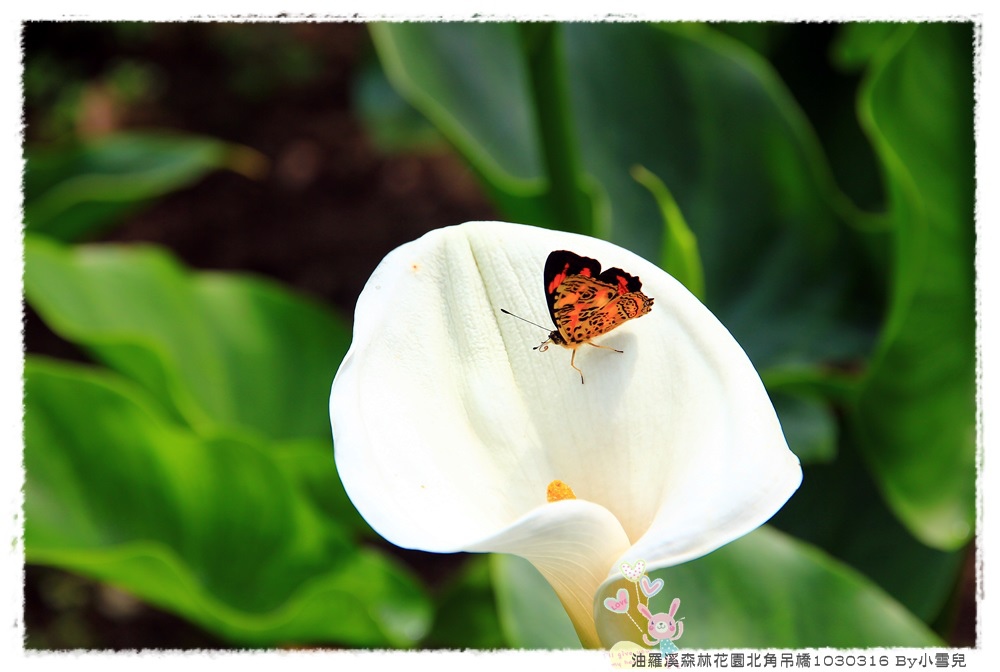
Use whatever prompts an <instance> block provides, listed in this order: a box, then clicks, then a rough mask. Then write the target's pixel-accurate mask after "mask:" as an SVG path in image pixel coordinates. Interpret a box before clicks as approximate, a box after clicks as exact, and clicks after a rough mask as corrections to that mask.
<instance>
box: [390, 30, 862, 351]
mask: <svg viewBox="0 0 1000 672" xmlns="http://www.w3.org/2000/svg"><path fill="white" fill-rule="evenodd" d="M560 28H561V29H562V30H563V31H564V36H563V43H564V44H565V62H566V67H567V78H568V81H569V85H570V87H569V88H570V105H569V107H568V109H570V110H571V111H572V115H573V118H572V119H571V120H569V123H571V124H572V125H573V126H574V131H575V136H574V137H575V138H576V140H577V143H578V145H579V150H580V155H581V158H582V162H583V166H584V168H585V170H586V171H587V173H588V174H589V178H590V182H589V183H588V185H587V186H588V187H589V188H591V190H592V192H593V194H594V196H595V199H596V202H597V203H598V208H597V213H596V214H597V219H598V222H599V227H598V231H603V234H604V235H606V236H608V237H610V239H612V240H614V241H615V242H618V243H620V244H623V245H625V246H626V247H629V248H631V249H633V250H635V251H637V252H639V253H640V254H646V255H647V256H651V257H652V258H654V260H658V259H656V257H657V256H658V252H659V250H660V249H661V244H660V243H661V239H662V236H663V225H662V222H661V217H660V212H659V210H658V206H657V203H656V201H655V200H654V199H652V198H650V197H649V195H648V194H647V193H645V190H644V188H643V187H642V186H641V185H639V184H638V183H636V182H635V181H634V180H633V179H632V177H631V175H630V169H631V168H632V166H634V165H636V164H641V165H643V166H644V167H645V168H647V169H648V170H650V171H651V172H652V173H654V174H656V175H657V176H659V177H660V178H661V179H662V180H663V182H664V184H665V185H666V186H667V187H668V188H669V190H670V192H671V193H672V194H673V196H674V198H675V200H676V203H677V205H678V207H679V209H680V210H681V211H682V212H683V213H684V217H685V219H686V220H687V222H688V224H689V225H690V227H691V230H692V231H693V232H694V234H695V236H696V237H697V240H698V245H699V249H700V252H701V257H702V261H703V265H704V275H705V284H706V287H705V291H706V296H707V299H708V305H709V307H710V308H712V310H713V311H714V312H715V313H716V315H718V316H719V318H720V319H721V320H722V321H723V323H724V324H726V326H727V327H728V328H729V329H730V331H732V332H733V335H734V336H736V338H737V340H738V341H739V342H740V343H741V345H743V346H744V348H745V349H746V350H747V352H748V354H749V355H750V357H751V359H753V361H754V363H755V364H756V365H757V366H758V367H763V366H770V365H776V364H788V363H802V362H805V363H808V362H815V361H818V360H849V359H853V358H856V357H857V356H858V355H861V354H865V353H867V352H868V351H869V350H870V347H871V344H872V339H873V334H874V331H875V329H874V327H873V324H874V320H875V317H874V311H875V310H877V308H878V306H877V305H876V306H874V307H873V306H872V305H871V304H872V303H873V302H874V303H877V302H878V297H877V296H876V297H874V298H873V299H869V300H867V301H859V300H857V295H860V296H864V297H868V296H869V295H870V292H863V293H861V292H858V288H859V286H860V284H861V283H862V282H863V273H862V272H861V270H859V269H863V264H861V263H860V262H861V261H862V260H863V253H862V252H861V251H860V250H859V249H857V248H856V247H855V244H854V242H853V234H851V232H849V231H848V230H847V229H846V227H845V225H844V224H843V222H842V221H841V216H842V213H849V212H850V208H849V207H848V206H847V205H846V203H845V201H844V199H843V198H842V197H841V196H840V194H839V192H838V191H837V190H836V189H835V187H834V185H833V183H832V180H831V179H830V176H829V169H828V167H827V166H826V163H825V162H824V160H823V158H822V154H821V152H820V149H819V146H818V144H817V142H816V140H815V137H814V135H813V133H812V131H811V129H810V128H809V126H808V124H807V123H806V121H805V118H804V116H803V115H802V113H801V111H800V110H799V109H798V107H797V106H796V105H795V103H794V101H793V100H792V98H791V96H790V95H789V94H788V93H787V91H786V90H785V89H784V87H783V86H782V85H781V83H780V81H779V80H778V78H777V76H776V75H775V74H774V72H773V71H772V70H771V69H770V67H769V66H768V64H767V63H766V62H765V61H764V60H763V59H761V58H760V57H759V56H758V55H757V54H756V53H754V52H753V51H751V50H750V49H748V48H746V47H745V46H743V45H742V44H740V43H738V42H736V41H735V40H732V39H729V38H727V37H725V36H723V35H721V34H719V33H717V32H715V31H713V30H711V29H710V28H704V27H700V28H699V27H696V26H687V25H681V26H655V25H649V24H585V23H580V24H564V25H561V26H560ZM373 36H374V38H375V43H376V46H377V47H378V50H379V54H380V56H381V57H382V59H383V63H384V64H385V67H386V72H387V74H388V75H389V77H390V79H391V81H392V82H393V83H394V85H396V86H397V88H399V89H400V91H401V92H402V93H403V94H404V95H405V96H406V97H407V98H408V99H409V100H410V102H411V103H413V104H414V106H416V107H417V108H418V109H420V110H421V111H422V112H423V113H424V114H425V115H426V116H427V117H428V118H429V119H430V120H431V121H432V122H434V123H435V124H436V125H437V126H438V127H439V128H440V129H441V131H442V133H443V134H444V135H445V136H446V137H448V138H449V139H450V140H451V142H452V143H453V144H454V145H455V146H456V147H457V148H458V149H459V151H461V152H462V153H463V154H464V155H465V156H466V157H467V158H468V159H469V161H470V163H471V164H472V165H473V166H475V167H477V170H478V171H479V173H480V174H481V175H482V176H483V178H484V180H485V181H486V183H487V186H488V187H489V189H490V190H491V192H492V193H495V194H496V193H500V194H504V193H506V194H507V196H508V197H510V198H513V197H516V196H519V195H523V194H525V193H527V192H528V191H530V190H529V189H527V187H526V186H525V185H535V184H540V186H539V187H538V188H537V189H536V191H538V192H543V191H544V190H545V188H546V182H547V179H548V177H547V176H546V175H545V174H544V166H543V164H542V162H541V159H540V158H539V157H540V156H541V155H542V151H541V149H540V146H541V144H542V140H541V139H540V138H539V137H538V132H537V129H536V127H535V126H534V125H533V124H532V123H531V120H532V119H533V118H534V116H533V115H534V110H535V106H536V105H541V104H542V103H541V102H539V101H537V100H536V96H534V95H532V94H531V93H530V89H529V86H528V81H529V80H528V78H527V77H526V76H525V75H524V74H523V73H524V71H525V69H526V68H527V67H528V61H527V59H526V57H525V56H524V53H523V49H522V47H521V43H520V41H519V36H518V33H517V31H516V30H513V27H512V26H511V25H510V24H485V25H475V26H469V25H464V24H392V25H379V26H376V27H374V28H373ZM501 65H502V66H503V67H501ZM497 115H500V116H501V117H503V119H500V120H497ZM533 193H534V192H533ZM499 203H500V205H501V207H503V208H504V209H505V212H506V214H507V216H509V217H512V218H516V217H517V216H518V215H520V214H522V211H521V210H520V209H519V208H518V206H512V205H511V204H510V202H509V201H508V200H504V199H503V198H501V199H500V200H499ZM536 214H537V213H536ZM529 223H535V224H542V225H547V226H553V225H554V224H555V223H554V222H551V221H533V220H529Z"/></svg>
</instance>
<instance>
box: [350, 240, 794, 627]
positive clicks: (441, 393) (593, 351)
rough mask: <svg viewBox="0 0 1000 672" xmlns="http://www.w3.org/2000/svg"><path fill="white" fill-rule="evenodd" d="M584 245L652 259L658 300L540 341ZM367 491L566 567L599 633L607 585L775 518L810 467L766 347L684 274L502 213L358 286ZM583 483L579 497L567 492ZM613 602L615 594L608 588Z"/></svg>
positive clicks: (650, 277) (454, 532)
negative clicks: (580, 333)
mask: <svg viewBox="0 0 1000 672" xmlns="http://www.w3.org/2000/svg"><path fill="white" fill-rule="evenodd" d="M557 249H567V250H572V251H573V252H576V253H578V254H581V255H584V256H588V257H593V258H595V259H598V260H599V261H600V262H601V263H602V264H603V265H604V267H605V268H608V267H611V266H618V267H620V268H623V269H625V270H626V271H628V272H629V273H632V274H634V275H637V276H639V278H640V279H641V280H642V282H643V291H644V292H645V293H646V294H648V295H649V296H651V297H653V298H654V299H655V300H656V305H655V307H654V309H653V310H652V312H650V313H649V314H648V315H645V316H643V317H642V318H641V319H636V320H630V321H629V322H627V323H626V324H624V325H622V326H620V327H618V328H617V329H615V330H614V331H612V332H610V333H608V334H606V335H604V336H602V337H600V338H599V339H597V342H598V343H601V344H603V345H609V346H612V347H614V348H617V349H619V350H622V351H623V354H618V353H614V352H611V351H609V350H603V349H597V348H584V349H583V350H581V351H580V352H579V353H578V356H577V358H576V364H577V366H579V367H580V368H581V369H582V370H583V371H584V372H585V373H586V384H585V385H581V384H580V379H579V376H578V375H577V373H576V372H575V371H574V370H573V369H572V368H570V366H569V359H570V353H569V352H568V351H566V350H564V349H562V348H551V349H549V350H548V352H545V353H540V352H537V351H534V350H532V347H533V346H535V345H537V344H538V343H539V342H540V341H542V340H544V338H545V333H544V332H543V331H542V330H539V329H536V328H535V327H532V326H531V325H528V324H525V323H524V322H520V321H518V320H515V319H513V318H510V317H508V316H506V315H502V314H501V313H500V309H501V308H507V309H508V310H511V311H512V312H515V313H518V314H521V315H524V316H525V317H527V318H529V319H533V320H535V321H536V322H539V323H540V324H545V325H547V324H548V310H547V308H546V298H545V293H544V289H543V281H542V266H543V264H544V263H545V259H546V257H547V255H548V254H549V253H550V252H551V251H552V250H557ZM330 416H331V420H332V424H333V435H334V445H335V457H336V462H337V468H338V470H339V472H340V476H341V478H342V480H343V483H344V487H345V488H346V490H347V494H348V495H349V496H350V498H351V500H352V501H353V502H354V504H355V506H356V507H357V508H358V510H359V511H360V512H361V514H362V515H363V516H364V517H365V519H366V520H367V521H368V523H369V524H370V525H371V526H372V527H373V528H374V529H375V530H376V531H377V532H378V533H379V534H381V535H382V536H383V537H385V538H386V539H387V540H389V541H390V542H392V543H394V544H396V545H399V546H402V547H405V548H413V549H420V550H424V551H435V552H456V551H472V552H502V553H514V554H517V555H520V556H522V557H524V558H527V559H528V560H529V561H531V562H532V563H533V564H534V565H535V567H537V568H538V569H539V571H540V572H541V573H542V574H543V575H544V576H545V577H546V579H548V581H549V582H550V583H551V584H552V586H553V588H554V589H555V591H556V593H557V594H558V596H559V598H560V600H561V601H562V603H563V606H564V607H565V608H566V610H567V612H568V613H569V615H570V618H571V619H572V621H573V624H574V626H575V627H576V630H577V633H578V634H579V635H580V638H581V641H582V642H583V644H584V645H585V646H591V647H596V646H600V639H599V637H598V635H597V632H596V628H595V624H594V623H595V621H594V614H595V598H596V596H597V594H598V591H599V590H600V588H601V586H602V584H604V583H605V582H608V581H612V580H614V579H616V578H620V577H619V565H620V563H622V562H633V561H635V560H639V559H642V560H645V562H646V565H647V567H648V569H649V570H650V571H652V570H654V569H657V568H662V567H667V566H670V565H675V564H677V563H681V562H684V561H686V560H691V559H693V558H696V557H699V556H701V555H704V554H706V553H708V552H710V551H712V550H714V549H716V548H718V547H719V546H722V545H723V544H726V543H728V542H730V541H732V540H734V539H736V538H738V537H740V536H742V535H744V534H746V533H747V532H750V531H751V530H753V529H755V528H756V527H758V526H759V525H761V524H762V523H764V522H765V521H766V520H767V519H768V518H770V517H771V516H772V515H773V514H774V513H775V511H777V510H778V509H779V508H780V507H781V506H782V504H784V502H785V501H786V500H787V499H788V497H789V496H791V494H792V493H793V492H794V491H795V489H796V488H797V487H798V485H799V483H800V481H801V478H802V472H801V468H800V466H799V462H798V459H797V458H796V457H795V456H794V455H793V454H792V453H791V452H790V451H789V449H788V446H787V445H786V443H785V439H784V436H783V435H782V432H781V427H780V426H779V424H778V420H777V417H776V416H775V413H774V408H773V407H772V405H771V402H770V400H769V399H768V396H767V394H766V393H765V391H764V387H763V385H762V384H761V381H760V378H759V377H758V375H757V373H756V371H755V370H754V368H753V366H752V365H751V364H750V361H749V360H748V359H747V356H746V354H745V353H744V352H743V350H742V349H741V348H740V346H739V345H738V344H737V343H736V341H735V340H734V339H733V337H732V336H731V335H730V334H729V332H728V331H727V330H726V329H725V327H723V326H722V324H720V323H719V321H718V320H717V319H716V318H715V317H714V316H713V315H712V314H711V313H710V312H709V311H708V309H706V308H705V307H704V306H703V305H702V304H701V303H700V302H699V301H698V300H697V299H696V298H694V296H692V295H691V294H690V293H689V292H688V291H687V290H686V289H685V288H684V287H683V286H682V285H681V284H680V283H679V282H677V281H676V280H674V279H673V278H672V277H671V276H669V275H668V274H667V273H665V272H664V271H662V270H660V269H659V268H657V267H656V266H654V265H653V264H651V263H649V262H647V261H645V260H644V259H642V258H641V257H639V256H637V255H635V254H633V253H631V252H629V251H627V250H624V249H622V248H620V247H617V246H615V245H613V244H611V243H608V242H605V241H602V240H597V239H594V238H589V237H585V236H579V235H575V234H570V233H563V232H557V231H551V230H547V229H539V228H534V227H529V226H523V225H518V224H506V223H501V222H471V223H467V224H462V225H459V226H453V227H448V228H444V229H439V230H436V231H432V232H430V233H428V234H427V235H425V236H423V237H422V238H419V239H418V240H415V241H413V242H411V243H408V244H406V245H403V246H401V247H399V248H397V249H396V250H394V251H392V252H391V253H390V254H389V255H388V256H386V258H385V259H384V260H383V261H382V262H381V263H380V264H379V266H378V268H376V270H375V272H374V273H373V274H372V276H371V278H370V279H369V281H368V283H367V285H366V286H365V289H364V291H363V292H362V293H361V296H360V298H359V299H358V304H357V310H356V314H355V323H354V340H353V343H352V344H351V349H350V351H349V352H348V354H347V356H346V357H345V359H344V362H343V364H342V365H341V367H340V370H339V371H338V372H337V376H336V379H335V380H334V383H333V391H332V394H331V398H330ZM554 480H559V481H562V482H564V483H565V484H567V485H568V486H569V488H571V489H572V490H573V492H574V493H575V495H576V497H577V498H576V499H566V500H562V501H556V502H548V501H547V499H546V488H547V486H548V485H549V484H550V483H551V482H552V481H554ZM599 602H600V601H599V600H598V601H597V602H596V604H598V605H599Z"/></svg>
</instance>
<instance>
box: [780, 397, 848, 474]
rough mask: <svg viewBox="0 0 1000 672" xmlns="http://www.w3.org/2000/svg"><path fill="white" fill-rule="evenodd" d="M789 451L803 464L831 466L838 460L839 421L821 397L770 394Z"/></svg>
mask: <svg viewBox="0 0 1000 672" xmlns="http://www.w3.org/2000/svg"><path fill="white" fill-rule="evenodd" d="M771 403H773V404H774V411H775V412H776V413H777V414H778V420H780V421H781V430H782V431H783V432H784V434H785V441H787V442H788V447H789V448H791V449H792V452H793V453H795V455H796V456H798V458H799V460H800V461H801V462H803V463H811V462H829V461H831V460H833V459H834V458H835V457H836V456H837V432H838V429H837V420H836V418H835V417H834V415H833V409H831V408H830V405H829V403H828V402H827V401H826V400H824V399H821V398H819V397H813V396H808V395H793V394H787V393H783V392H771Z"/></svg>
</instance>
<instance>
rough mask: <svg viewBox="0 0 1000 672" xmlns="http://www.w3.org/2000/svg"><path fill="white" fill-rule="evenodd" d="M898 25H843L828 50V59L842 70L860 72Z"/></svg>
mask: <svg viewBox="0 0 1000 672" xmlns="http://www.w3.org/2000/svg"><path fill="white" fill-rule="evenodd" d="M899 28H900V24H898V23H887V22H882V21H862V22H854V23H845V24H843V25H842V26H840V30H839V33H838V34H837V38H836V40H835V41H834V43H833V45H832V47H831V49H830V58H831V60H833V62H834V63H835V64H837V66H838V67H839V68H841V69H842V70H860V69H861V68H863V67H865V66H866V65H868V63H869V62H870V61H871V60H872V59H873V58H875V56H876V55H877V54H878V52H879V51H880V50H882V49H883V48H885V45H886V44H887V43H889V42H891V41H892V35H893V33H895V32H896V31H897V30H899Z"/></svg>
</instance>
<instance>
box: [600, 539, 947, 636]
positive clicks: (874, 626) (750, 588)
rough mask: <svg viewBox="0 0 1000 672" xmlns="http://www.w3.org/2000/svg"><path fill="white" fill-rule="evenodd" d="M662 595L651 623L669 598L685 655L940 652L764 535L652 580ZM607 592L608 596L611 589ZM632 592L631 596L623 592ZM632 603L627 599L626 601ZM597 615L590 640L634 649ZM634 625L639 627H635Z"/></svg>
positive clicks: (865, 584) (823, 569) (827, 565)
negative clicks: (892, 649) (659, 582)
mask: <svg viewBox="0 0 1000 672" xmlns="http://www.w3.org/2000/svg"><path fill="white" fill-rule="evenodd" d="M650 576H651V577H654V578H662V579H663V581H664V584H665V585H664V587H663V589H662V590H661V591H660V593H658V594H657V595H655V596H654V597H653V598H652V599H651V602H652V604H651V606H650V610H651V611H652V612H653V613H654V614H655V613H658V612H663V611H666V610H667V608H668V607H669V605H670V601H671V600H672V599H673V598H675V597H679V598H680V600H681V604H680V609H679V610H678V612H677V616H678V617H679V618H683V619H684V621H683V622H684V634H683V637H682V638H681V639H680V640H678V641H677V645H678V646H679V647H681V649H682V650H684V649H687V648H726V649H731V648H789V649H795V648H814V647H836V648H848V647H849V648H865V647H873V646H887V647H888V646H912V647H927V646H942V642H941V641H940V640H939V639H938V638H937V637H935V636H934V634H933V633H932V632H931V631H930V630H928V629H927V627H926V626H925V625H924V624H923V623H922V622H921V621H920V620H919V619H917V618H916V617H915V616H913V614H911V613H910V612H908V611H907V610H906V609H905V608H903V607H902V606H901V605H900V604H899V603H898V602H896V601H895V600H893V599H892V598H891V597H889V596H888V595H886V594H885V593H884V592H882V590H881V589H880V588H878V587H877V586H876V585H875V584H873V583H871V582H870V581H868V580H867V579H865V578H864V577H862V576H861V575H859V574H858V573H857V572H855V571H854V570H852V569H850V568H849V567H847V566H846V565H844V564H841V563H839V562H837V561H836V560H834V559H832V558H830V557H829V556H827V555H826V554H825V553H823V552H822V551H820V550H819V549H816V548H814V547H812V546H810V545H808V544H805V543H802V542H799V541H796V540H794V539H793V538H791V537H788V536H786V535H784V534H782V533H781V532H778V531H777V530H774V529H773V528H770V527H767V526H765V527H762V528H760V529H758V530H756V531H755V532H752V533H750V534H749V535H747V536H745V537H743V538H741V539H738V540H736V541H734V542H732V543H731V544H727V545H726V546H723V547H722V548H720V549H719V550H717V551H715V552H713V553H710V554H709V555H707V556H705V557H703V558H700V559H698V560H694V561H692V562H687V563H684V564H682V565H678V566H676V567H671V568H668V569H664V570H660V571H657V572H653V573H652V574H651V575H650ZM626 585H632V584H625V583H624V580H623V585H622V586H618V585H617V584H615V585H614V586H613V588H609V589H607V590H606V591H604V592H606V593H607V595H604V594H602V595H598V600H603V598H604V597H606V596H610V595H613V594H614V591H615V590H617V588H618V587H625V586H626ZM632 590H633V591H634V588H632ZM632 594H633V596H634V592H633V593H632ZM595 605H598V606H599V609H598V611H597V613H598V632H600V633H601V640H602V641H603V642H604V643H605V644H606V645H608V646H610V645H612V644H614V643H615V642H617V641H621V640H626V639H628V640H633V641H634V640H635V638H636V637H637V636H638V634H639V633H637V632H636V626H635V625H634V624H633V623H632V622H631V621H629V620H628V619H627V618H625V617H624V616H623V615H621V614H613V613H611V612H610V611H608V610H607V609H605V608H604V607H603V605H601V604H600V602H599V601H595ZM642 625H645V624H644V623H643V624H642Z"/></svg>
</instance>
